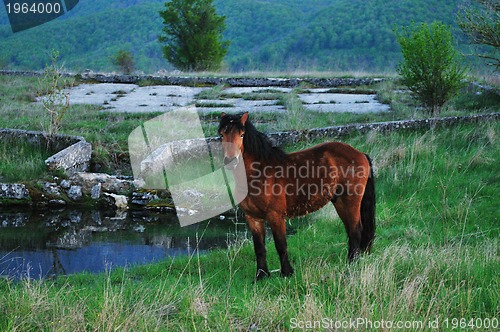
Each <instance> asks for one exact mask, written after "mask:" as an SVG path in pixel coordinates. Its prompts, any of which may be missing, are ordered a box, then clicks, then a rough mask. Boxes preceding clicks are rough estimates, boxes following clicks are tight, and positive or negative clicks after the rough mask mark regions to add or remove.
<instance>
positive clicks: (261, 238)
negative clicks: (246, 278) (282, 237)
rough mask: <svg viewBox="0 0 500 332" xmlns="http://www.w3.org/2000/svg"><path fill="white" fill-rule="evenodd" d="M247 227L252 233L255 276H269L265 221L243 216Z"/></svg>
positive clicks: (258, 277) (260, 277)
mask: <svg viewBox="0 0 500 332" xmlns="http://www.w3.org/2000/svg"><path fill="white" fill-rule="evenodd" d="M245 219H246V221H247V225H248V228H249V229H250V232H251V233H252V239H253V248H254V251H255V259H256V261H257V274H256V275H255V278H256V279H257V280H260V279H262V278H264V277H269V269H268V268H267V261H266V228H265V222H264V220H262V219H257V218H253V217H250V216H249V215H246V216H245Z"/></svg>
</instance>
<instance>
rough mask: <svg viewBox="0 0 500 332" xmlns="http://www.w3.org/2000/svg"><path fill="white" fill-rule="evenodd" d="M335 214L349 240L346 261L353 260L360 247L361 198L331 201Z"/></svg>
mask: <svg viewBox="0 0 500 332" xmlns="http://www.w3.org/2000/svg"><path fill="white" fill-rule="evenodd" d="M332 203H333V205H334V206H335V209H336V210H337V213H338V215H339V217H340V219H341V220H342V222H343V223H344V227H345V230H346V232H347V236H348V238H349V250H348V254H347V259H348V260H349V261H352V260H354V259H355V258H356V257H358V256H359V253H360V246H361V231H362V225H361V214H360V211H359V208H360V205H361V197H358V196H341V197H338V198H336V199H335V201H333V200H332Z"/></svg>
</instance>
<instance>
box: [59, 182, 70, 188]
mask: <svg viewBox="0 0 500 332" xmlns="http://www.w3.org/2000/svg"><path fill="white" fill-rule="evenodd" d="M59 185H60V186H61V188H63V189H69V187H71V182H70V181H68V180H62V181H61V183H59Z"/></svg>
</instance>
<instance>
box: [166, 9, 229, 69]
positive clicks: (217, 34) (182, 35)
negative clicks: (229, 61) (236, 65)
mask: <svg viewBox="0 0 500 332" xmlns="http://www.w3.org/2000/svg"><path fill="white" fill-rule="evenodd" d="M160 16H161V17H162V18H163V24H164V27H163V29H162V31H163V32H164V34H163V35H161V36H160V37H159V41H160V42H161V43H164V44H165V45H164V46H163V47H162V50H163V55H164V57H165V58H166V59H167V60H168V61H169V62H170V63H171V64H173V65H174V66H175V67H176V68H178V69H180V70H185V71H204V70H218V69H220V67H221V64H222V60H223V59H224V57H225V55H226V53H227V49H228V47H229V42H228V41H222V32H223V31H224V29H225V27H226V26H225V19H226V18H225V16H219V15H217V13H216V11H215V7H214V5H213V0H172V1H170V2H167V3H165V10H164V11H161V12H160Z"/></svg>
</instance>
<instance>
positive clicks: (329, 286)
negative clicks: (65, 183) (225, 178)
mask: <svg viewBox="0 0 500 332" xmlns="http://www.w3.org/2000/svg"><path fill="white" fill-rule="evenodd" d="M499 133H500V124H499V123H498V122H493V123H485V124H479V125H462V126H457V127H454V128H434V129H433V130H430V131H425V132H424V131H422V132H395V133H384V134H380V133H376V132H372V133H369V134H366V135H362V136H356V137H351V138H346V139H345V141H346V142H347V143H350V144H352V145H354V146H355V147H357V148H359V149H361V150H362V151H364V152H367V153H369V154H370V155H371V156H372V158H373V160H374V165H375V167H376V186H377V187H376V188H377V195H378V196H377V204H378V206H377V232H376V240H375V244H374V247H373V251H372V254H371V255H368V256H363V257H362V258H361V259H360V260H359V261H357V262H355V263H354V264H347V263H346V255H347V244H346V242H347V241H346V236H345V231H344V228H343V226H342V224H341V222H340V220H339V219H338V217H334V210H333V208H332V207H330V206H328V207H326V208H324V209H323V210H321V211H319V212H317V213H314V214H311V215H309V216H308V217H306V219H305V220H304V219H301V220H300V223H301V224H302V226H301V227H299V229H298V231H297V232H296V233H295V234H294V235H291V236H289V252H290V257H291V261H292V264H293V266H294V267H295V274H294V275H293V276H292V277H289V278H281V277H279V276H278V273H277V272H275V273H273V274H272V276H271V278H269V279H266V280H263V281H261V282H258V283H252V280H253V276H254V273H255V261H254V254H253V247H252V244H251V242H250V241H249V240H241V241H237V242H234V243H230V244H229V245H228V249H226V250H217V251H214V252H211V253H209V254H207V255H203V256H198V255H196V253H194V254H193V255H192V256H191V257H185V258H175V259H172V260H166V261H163V262H160V263H157V264H150V265H145V266H137V267H129V268H127V269H116V270H113V271H110V272H109V273H105V274H100V275H97V276H96V275H90V274H79V275H73V276H67V277H60V278H58V279H55V280H45V281H33V280H31V281H30V280H26V281H21V282H12V281H8V280H0V330H3V331H115V330H119V331H199V330H202V331H234V330H236V331H260V330H262V331H285V330H292V329H299V330H302V329H307V328H308V327H312V329H311V330H323V329H324V328H326V329H330V330H335V329H337V330H353V331H354V330H356V331H357V330H385V331H392V330H397V329H396V327H398V326H400V325H399V324H403V326H405V327H407V329H408V330H413V331H414V330H433V329H432V328H434V327H437V329H434V330H439V331H447V330H452V329H453V330H469V329H472V328H473V327H478V326H479V325H480V324H481V326H482V327H484V326H486V325H487V324H489V325H488V326H490V327H493V326H498V318H499V316H500V306H499V301H498V299H499V297H500V293H499V292H500V272H499V271H500V247H499V239H500V226H499V225H500V224H499V217H500V215H499V212H498V202H499V201H500V190H499V189H500V175H499V173H498V160H499V159H500V137H499ZM313 143H316V142H310V143H307V144H306V143H304V144H303V145H301V146H294V147H289V149H291V150H296V149H299V148H304V147H306V146H309V145H311V144H313ZM297 222H298V220H291V221H290V223H291V224H295V223H297ZM199 236H200V237H202V236H203V234H199ZM268 256H269V264H270V268H271V269H272V270H273V269H278V268H279V263H278V257H277V254H276V252H275V250H274V246H273V244H272V239H269V241H268ZM0 261H1V257H0ZM353 321H354V323H353V324H354V325H350V324H351V323H352V322H353ZM461 327H462V328H461ZM478 330H483V328H480V329H478ZM490 330H492V331H493V330H496V329H490Z"/></svg>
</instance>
